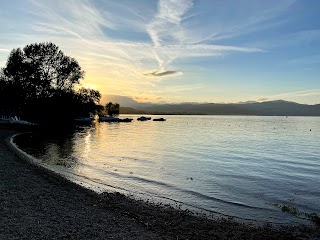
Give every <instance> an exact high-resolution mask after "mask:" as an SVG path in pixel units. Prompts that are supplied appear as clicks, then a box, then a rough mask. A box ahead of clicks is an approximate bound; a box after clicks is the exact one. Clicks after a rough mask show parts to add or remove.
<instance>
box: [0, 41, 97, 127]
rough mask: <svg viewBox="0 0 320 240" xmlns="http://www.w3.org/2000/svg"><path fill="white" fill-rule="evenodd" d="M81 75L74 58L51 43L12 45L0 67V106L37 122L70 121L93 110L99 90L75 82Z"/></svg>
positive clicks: (95, 108)
mask: <svg viewBox="0 0 320 240" xmlns="http://www.w3.org/2000/svg"><path fill="white" fill-rule="evenodd" d="M83 77H84V71H82V70H81V67H80V65H79V64H78V62H77V61H76V60H75V59H74V58H71V57H69V56H66V55H64V53H63V52H62V51H61V50H59V47H58V46H56V45H55V44H53V43H51V42H48V43H35V44H30V45H27V46H25V47H24V48H23V49H21V48H17V49H13V50H12V51H11V53H10V55H9V57H8V60H7V63H6V65H5V67H4V68H2V69H1V71H0V87H1V88H0V89H1V90H0V94H1V96H0V109H2V111H6V112H11V114H12V112H15V113H16V112H19V113H20V114H21V115H23V117H24V118H26V119H30V120H34V121H38V122H48V121H55V122H57V121H58V122H61V123H65V122H71V121H72V119H73V118H74V117H76V116H79V115H85V114H89V113H95V112H96V111H98V110H99V109H101V106H100V107H99V105H98V103H99V100H100V97H101V95H100V93H99V92H98V91H95V90H89V89H84V88H80V89H79V87H78V89H79V90H76V86H78V85H79V83H80V80H81V79H82V78H83Z"/></svg>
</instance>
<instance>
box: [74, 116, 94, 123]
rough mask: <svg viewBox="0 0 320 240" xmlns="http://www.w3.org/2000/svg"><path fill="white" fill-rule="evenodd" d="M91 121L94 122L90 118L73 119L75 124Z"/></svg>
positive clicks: (92, 118)
mask: <svg viewBox="0 0 320 240" xmlns="http://www.w3.org/2000/svg"><path fill="white" fill-rule="evenodd" d="M93 120H94V117H91V116H83V117H78V118H75V119H73V121H74V122H75V123H82V124H86V123H92V122H93Z"/></svg>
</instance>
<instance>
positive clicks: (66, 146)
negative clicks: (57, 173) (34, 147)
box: [43, 134, 77, 168]
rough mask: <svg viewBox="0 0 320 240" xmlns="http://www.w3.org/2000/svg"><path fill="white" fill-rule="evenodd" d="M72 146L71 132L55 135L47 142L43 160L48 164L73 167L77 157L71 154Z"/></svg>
mask: <svg viewBox="0 0 320 240" xmlns="http://www.w3.org/2000/svg"><path fill="white" fill-rule="evenodd" d="M73 146H74V142H73V138H72V134H68V135H62V136H55V137H53V138H52V139H50V141H48V142H47V145H46V153H45V159H43V160H44V161H45V162H46V163H47V164H50V165H61V166H64V167H67V168H74V167H75V166H76V165H77V159H76V158H75V157H74V155H73Z"/></svg>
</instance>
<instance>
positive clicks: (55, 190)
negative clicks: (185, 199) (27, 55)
mask: <svg viewBox="0 0 320 240" xmlns="http://www.w3.org/2000/svg"><path fill="white" fill-rule="evenodd" d="M13 134H14V131H12V130H8V129H0V139H1V140H0V192H1V194H0V214H1V215H0V239H320V229H319V227H316V226H314V227H311V226H281V227H273V226H271V225H267V224H266V225H263V226H254V225H249V224H245V223H239V222H235V221H232V220H230V219H215V220H212V219H208V218H205V217H203V216H195V215H192V214H190V213H189V212H187V211H182V210H177V209H175V208H173V207H170V206H161V205H155V204H153V203H148V202H143V201H137V200H133V199H130V198H127V197H125V196H123V195H121V194H117V193H103V194H100V195H99V194H97V193H94V192H91V191H89V190H87V189H84V188H82V187H80V186H78V185H76V184H74V183H71V182H68V181H67V180H65V179H63V178H61V177H59V176H57V175H55V174H50V172H48V171H43V170H42V169H40V168H37V167H35V166H33V165H31V164H29V163H27V162H25V161H24V160H23V159H22V158H21V157H19V156H18V155H17V154H16V153H15V152H14V151H13V150H12V149H11V148H10V147H8V145H7V142H6V139H8V137H10V136H11V135H13Z"/></svg>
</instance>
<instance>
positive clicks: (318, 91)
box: [0, 0, 320, 104]
mask: <svg viewBox="0 0 320 240" xmlns="http://www.w3.org/2000/svg"><path fill="white" fill-rule="evenodd" d="M319 10H320V1H318V0H308V1H305V0H268V1H265V0H237V1H234V0H45V1H44V0H10V1H1V7H0V29H1V31H0V67H4V66H5V64H6V60H7V58H8V55H9V53H10V51H11V50H12V49H14V48H18V47H21V48H23V47H24V46H25V45H27V44H30V43H35V42H53V43H55V44H56V45H58V46H59V47H60V49H61V50H62V51H63V52H64V53H65V54H66V55H68V56H71V57H73V58H75V59H76V60H77V61H78V62H79V64H80V66H81V68H82V69H83V70H84V71H85V73H86V74H85V78H84V79H83V80H82V81H81V84H82V85H83V86H84V87H88V88H93V89H97V90H99V91H100V92H101V93H102V94H112V95H120V96H127V97H131V98H133V99H134V100H136V101H139V102H155V103H157V102H159V103H163V102H167V103H177V102H219V103H221V102H225V103H231V102H240V101H269V100H277V99H283V100H287V101H295V102H299V103H306V104H318V103H320V21H319Z"/></svg>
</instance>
